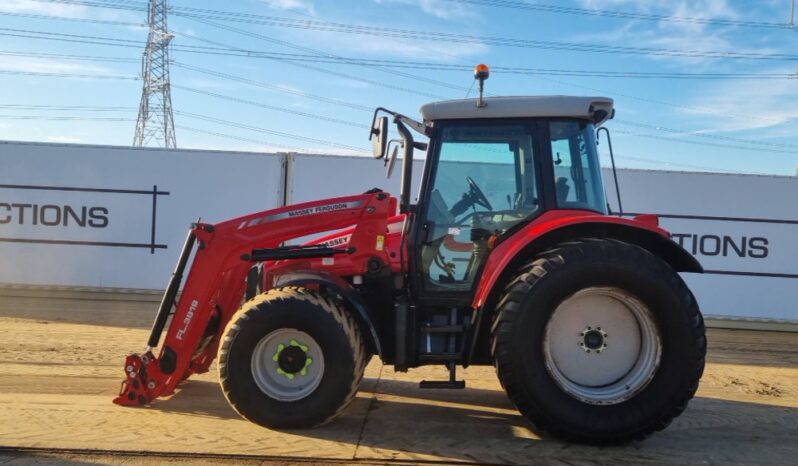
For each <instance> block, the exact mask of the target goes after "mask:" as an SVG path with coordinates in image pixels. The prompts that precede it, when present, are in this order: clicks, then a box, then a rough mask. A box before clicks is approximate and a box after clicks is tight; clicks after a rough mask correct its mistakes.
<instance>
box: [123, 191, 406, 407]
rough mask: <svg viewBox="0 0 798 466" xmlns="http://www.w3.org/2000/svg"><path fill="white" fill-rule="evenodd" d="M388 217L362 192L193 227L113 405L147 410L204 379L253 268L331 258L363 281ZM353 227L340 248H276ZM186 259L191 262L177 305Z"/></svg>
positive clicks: (382, 202) (379, 252)
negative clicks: (195, 377) (185, 383)
mask: <svg viewBox="0 0 798 466" xmlns="http://www.w3.org/2000/svg"><path fill="white" fill-rule="evenodd" d="M395 211H396V199H395V198H393V197H391V196H389V195H388V194H386V193H383V192H369V193H366V194H362V195H356V196H346V197H338V198H331V199H325V200H320V201H313V202H307V203H303V204H296V205H292V206H287V207H281V208H278V209H272V210H266V211H262V212H258V213H254V214H250V215H246V216H243V217H238V218H234V219H231V220H227V221H224V222H221V223H218V224H215V225H212V224H207V223H196V224H193V225H192V226H191V230H190V231H189V234H188V238H187V240H186V243H185V246H184V248H183V252H182V254H181V257H180V260H179V261H178V265H177V267H176V269H175V272H174V273H173V276H172V280H171V281H170V283H169V286H168V287H167V289H166V291H165V293H164V297H163V300H162V302H161V307H160V309H159V312H158V315H157V316H156V319H155V323H154V324H153V328H152V333H151V335H150V339H149V341H148V345H147V348H146V349H145V352H144V353H143V354H141V355H139V354H132V355H130V356H128V357H127V359H126V362H125V375H126V377H125V380H124V382H123V383H122V389H121V391H120V394H119V396H118V397H117V398H115V399H114V402H115V403H117V404H120V405H141V404H147V403H149V402H150V401H152V400H154V399H155V398H158V397H160V396H168V395H171V394H172V393H174V390H175V387H177V385H178V384H179V383H180V382H181V381H182V380H185V379H186V378H188V377H190V376H191V375H192V374H195V373H203V372H207V370H208V367H209V366H210V364H211V362H212V361H213V359H214V357H215V356H216V352H217V349H218V346H219V339H220V335H221V334H222V331H223V330H224V328H225V326H226V325H227V323H228V322H229V320H230V318H231V317H232V315H233V314H234V313H235V312H236V310H237V309H238V308H239V306H240V305H241V302H242V299H243V297H244V293H245V288H246V276H247V273H248V271H249V269H250V268H251V267H252V266H253V265H254V263H256V262H258V261H263V260H276V259H293V258H296V259H302V258H308V257H322V256H332V255H335V257H336V260H338V261H339V267H340V261H341V260H343V261H345V262H346V263H347V264H348V266H349V267H348V268H349V270H350V271H351V272H352V273H353V274H357V273H363V272H365V270H366V264H367V261H368V259H369V258H371V257H374V256H378V257H381V256H384V255H385V254H386V253H385V251H384V248H383V246H382V244H383V242H382V241H378V240H376V239H377V237H378V236H380V235H385V234H386V233H387V229H388V227H387V220H388V218H389V217H390V216H392V215H394V214H395ZM352 225H354V229H353V230H352V236H351V239H350V240H349V244H348V245H347V247H346V248H341V249H334V248H325V247H315V248H314V247H296V248H291V247H288V248H286V247H278V246H280V245H281V243H283V242H285V241H288V240H291V239H294V238H300V237H303V236H306V235H310V234H313V233H319V232H325V231H332V230H337V229H342V228H346V227H350V226H352ZM192 252H193V253H194V257H193V262H191V266H190V269H189V273H188V277H187V279H186V282H185V286H184V287H183V291H182V294H181V296H180V299H179V300H177V301H176V300H175V296H176V294H177V289H178V287H179V286H180V282H181V280H182V276H183V270H184V269H185V267H186V266H187V265H188V264H189V262H190V256H191V254H192ZM339 257H340V260H339V259H337V258H339ZM383 259H385V258H383ZM173 306H174V312H172V309H173ZM170 315H171V317H172V319H171V322H170V323H169V325H168V327H167V328H166V336H165V338H164V340H163V344H162V345H161V347H160V351H159V352H158V356H157V357H156V356H155V353H154V352H155V351H156V347H157V346H158V343H159V340H160V336H161V333H162V331H163V329H164V327H166V321H167V319H168V317H169V316H170Z"/></svg>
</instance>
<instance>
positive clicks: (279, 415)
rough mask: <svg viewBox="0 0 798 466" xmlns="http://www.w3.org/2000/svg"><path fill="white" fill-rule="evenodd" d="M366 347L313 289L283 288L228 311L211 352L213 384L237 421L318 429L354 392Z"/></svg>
mask: <svg viewBox="0 0 798 466" xmlns="http://www.w3.org/2000/svg"><path fill="white" fill-rule="evenodd" d="M366 361H367V357H366V350H365V348H364V345H363V339H362V337H361V335H360V330H359V328H358V325H357V323H356V322H355V321H354V319H353V318H352V316H351V315H350V314H349V313H348V312H347V310H346V309H344V308H343V307H342V306H341V305H339V304H338V303H337V302H336V301H334V300H333V299H330V298H329V297H327V296H325V295H324V294H321V293H319V292H317V291H313V290H309V289H305V288H301V287H288V288H280V289H274V290H269V291H268V292H266V293H263V294H261V295H259V296H256V297H255V298H253V299H252V300H250V301H249V302H247V303H246V304H244V306H242V308H241V309H240V310H239V311H238V312H237V313H236V315H234V316H233V318H232V319H231V320H230V323H229V324H228V326H227V329H226V330H225V333H224V336H223V339H222V345H221V346H220V348H219V379H220V382H221V385H222V391H223V392H224V395H225V397H226V398H227V401H229V402H230V405H231V406H232V407H233V408H234V409H235V410H236V411H237V412H238V413H239V414H240V415H241V416H243V417H244V418H246V419H248V420H250V421H252V422H254V423H256V424H259V425H262V426H264V427H270V428H305V427H314V426H317V425H321V424H324V423H326V422H328V421H330V420H332V419H333V418H335V417H336V416H337V415H338V414H340V413H341V411H343V409H344V408H345V407H346V406H347V405H348V404H349V403H350V402H351V401H352V399H353V398H354V396H355V393H356V392H357V389H358V386H359V384H360V381H361V379H362V378H363V371H364V369H365V366H366Z"/></svg>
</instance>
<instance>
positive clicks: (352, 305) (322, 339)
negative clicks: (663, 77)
mask: <svg viewBox="0 0 798 466" xmlns="http://www.w3.org/2000/svg"><path fill="white" fill-rule="evenodd" d="M475 77H476V78H477V79H478V80H479V83H480V86H479V89H480V95H479V98H478V99H477V100H455V101H445V102H435V103H431V104H427V105H424V106H423V107H422V108H421V114H422V116H423V120H422V121H421V122H419V121H415V120H413V119H411V118H409V117H407V116H404V115H401V114H399V113H396V112H391V111H389V110H386V109H383V108H379V109H377V110H376V111H375V114H374V120H373V122H372V129H371V133H370V135H369V137H370V139H371V140H372V143H373V147H374V155H375V157H377V158H386V163H387V164H389V165H390V166H389V173H390V170H391V168H392V167H393V164H394V162H395V161H396V159H397V152H398V148H399V147H401V148H402V150H403V157H402V168H401V171H402V181H401V192H400V196H399V198H398V199H397V198H395V197H393V196H391V195H389V194H387V193H385V192H382V191H381V190H379V189H373V190H370V191H368V192H366V193H364V194H359V195H352V196H344V197H338V198H332V199H325V200H319V201H313V202H307V203H303V204H297V205H291V206H286V207H281V208H278V209H271V210H266V211H263V212H258V213H254V214H250V215H246V216H243V217H240V218H235V219H231V220H227V221H224V222H221V223H216V224H210V223H201V222H199V223H196V224H193V225H192V226H191V229H190V231H189V234H188V238H187V240H186V243H185V245H184V247H183V250H182V253H181V255H180V259H179V261H178V265H177V267H176V269H175V271H174V273H173V275H172V278H171V280H170V282H169V285H168V287H167V289H166V291H165V293H164V297H163V300H162V302H161V305H160V308H159V311H158V314H157V317H156V319H155V323H154V325H153V328H152V333H151V335H150V338H149V341H148V346H147V348H146V350H145V351H144V353H142V354H134V355H130V356H128V358H127V360H126V363H125V374H126V378H125V381H124V382H123V384H122V390H121V392H120V395H119V396H118V397H117V398H116V399H115V400H114V401H115V402H116V403H118V404H121V405H146V404H148V403H150V402H151V401H152V400H154V399H156V398H158V397H163V396H168V395H171V394H172V393H174V391H175V389H176V388H177V387H178V385H179V384H180V382H181V381H183V380H185V379H186V378H188V377H189V376H191V375H192V374H194V373H202V372H206V371H208V369H209V367H210V364H211V362H212V361H213V360H214V358H218V361H217V362H218V368H219V378H220V382H221V386H222V390H223V392H224V394H225V397H226V398H227V400H228V401H229V402H230V404H231V405H232V406H233V408H234V409H235V410H236V411H237V412H238V413H239V414H241V415H242V416H243V417H245V418H247V419H249V420H251V421H252V422H255V423H257V424H260V425H262V426H265V427H269V428H308V427H313V426H317V425H320V424H323V423H325V422H327V421H330V420H331V419H333V418H334V417H335V416H336V415H337V414H339V413H340V412H341V411H342V410H343V409H344V408H345V407H346V406H347V404H348V403H349V402H350V401H351V400H352V398H353V397H354V395H355V393H356V392H357V389H358V385H359V383H360V380H361V378H362V377H363V372H364V369H365V366H366V364H367V363H368V361H369V360H370V359H371V357H372V356H373V355H376V356H378V357H379V358H380V359H381V360H382V362H383V363H384V364H387V365H392V366H393V367H394V369H395V370H397V371H406V370H408V369H411V368H414V367H418V366H422V365H430V364H435V365H442V366H445V367H446V368H447V369H448V371H449V377H448V379H446V380H440V381H422V382H421V387H422V388H463V387H464V386H465V381H461V380H457V377H456V369H457V367H458V366H462V367H467V366H468V365H472V364H474V365H493V366H495V368H496V371H497V375H498V377H499V380H500V382H501V384H502V386H503V387H504V389H505V390H506V392H507V395H508V396H509V398H510V399H511V400H512V401H513V403H514V404H515V406H516V407H517V408H518V409H519V411H520V412H521V413H522V414H523V415H524V416H525V417H526V418H527V419H529V420H530V421H531V422H532V423H533V424H534V425H535V426H536V427H537V428H538V429H540V430H542V431H544V432H548V433H549V434H551V435H553V436H556V437H559V438H562V439H566V440H570V441H576V442H584V443H593V444H606V443H621V442H626V441H629V440H634V439H642V438H644V437H646V436H648V435H650V434H651V433H653V432H655V431H657V430H661V429H663V428H664V427H665V426H667V425H668V423H669V422H670V421H671V420H672V419H673V418H674V417H676V416H678V415H679V414H680V413H681V412H682V411H683V410H684V409H685V408H686V406H687V402H688V401H689V400H690V399H691V398H692V397H693V395H694V393H695V391H696V389H697V388H698V382H699V379H700V377H701V374H702V372H703V367H704V356H705V352H706V339H705V335H704V325H703V319H702V317H701V313H700V311H699V309H698V305H697V303H696V301H695V298H694V297H693V295H692V294H691V292H690V290H689V289H688V288H687V286H686V285H685V283H684V282H683V280H682V279H681V278H680V276H679V274H678V272H697V273H700V272H702V268H701V265H700V264H699V263H698V262H697V261H696V260H695V259H694V258H693V257H692V256H690V255H689V254H687V253H686V252H685V251H684V250H683V249H681V248H680V247H679V246H678V245H677V244H676V243H675V242H673V241H672V240H671V239H670V234H669V233H668V232H667V231H665V230H663V229H662V228H660V227H659V226H658V219H657V217H656V216H653V215H641V216H637V217H634V218H628V217H627V216H624V215H623V214H622V212H618V213H617V215H616V214H612V213H611V212H610V211H609V207H608V204H607V201H606V196H605V190H604V185H603V181H602V177H601V171H600V167H599V161H598V154H597V150H596V146H597V143H596V134H597V133H596V131H597V128H600V127H601V125H602V124H603V123H605V122H606V121H607V120H609V119H610V118H612V116H613V115H614V109H613V102H612V100H611V99H608V98H602V97H569V96H544V97H487V98H485V97H483V95H482V88H483V82H484V80H485V79H487V77H488V69H487V67H484V65H480V66H479V67H477V70H476V72H475ZM389 117H390V118H391V120H392V122H393V124H394V125H395V127H396V130H397V132H398V134H399V137H400V139H399V141H398V143H397V145H396V146H395V148H394V151H393V152H392V153H391V155H388V152H389V151H388V148H387V146H388V144H387V142H388V129H389V123H390V120H389ZM601 129H602V130H605V128H601ZM414 133H415V134H417V135H420V136H422V137H424V138H426V139H427V140H426V141H416V140H415V139H414ZM607 137H609V134H607ZM415 150H426V152H427V157H426V164H425V168H424V172H423V174H421V175H420V176H421V179H422V183H421V189H420V192H419V195H418V198H417V200H416V201H415V202H411V193H410V189H411V180H412V176H413V173H412V167H413V165H412V161H413V155H414V151H415ZM613 168H614V167H613ZM615 184H616V188H617V179H616V183H615ZM619 204H620V199H619ZM314 234H316V235H318V234H322V235H324V236H321V237H319V238H317V239H316V240H313V241H311V242H309V243H306V244H301V245H288V246H286V244H290V243H291V242H292V240H296V239H297V238H301V237H306V236H308V235H314ZM189 264H190V268H189ZM187 268H188V269H189V272H188V275H187V277H186V278H185V283H184V284H183V287H182V292H181V293H180V297H179V299H177V295H178V290H179V288H180V286H181V284H182V283H183V275H184V272H185V271H186V269H187ZM164 330H165V332H166V335H165V337H164V338H163V341H161V340H162V338H161V336H162V333H163V332H164Z"/></svg>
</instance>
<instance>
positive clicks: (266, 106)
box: [172, 84, 368, 129]
mask: <svg viewBox="0 0 798 466" xmlns="http://www.w3.org/2000/svg"><path fill="white" fill-rule="evenodd" d="M172 87H173V88H174V89H180V90H183V91H187V92H193V93H195V94H200V95H205V96H208V97H215V98H217V99H223V100H227V101H229V102H236V103H239V104H244V105H250V106H253V107H258V108H263V109H266V110H274V111H277V112H283V113H289V114H292V115H297V116H303V117H307V118H314V119H316V120H322V121H328V122H330V123H337V124H340V125H345V126H351V127H354V128H360V129H368V125H364V124H361V123H355V122H353V121H347V120H342V119H340V118H333V117H327V116H324V115H318V114H315V113H308V112H301V111H299V110H294V109H289V108H286V107H280V106H277V105H269V104H266V103H262V102H256V101H253V100H249V99H241V98H239V97H233V96H229V95H224V94H218V93H215V92H209V91H203V90H200V89H194V88H191V87H186V86H181V85H178V84H172Z"/></svg>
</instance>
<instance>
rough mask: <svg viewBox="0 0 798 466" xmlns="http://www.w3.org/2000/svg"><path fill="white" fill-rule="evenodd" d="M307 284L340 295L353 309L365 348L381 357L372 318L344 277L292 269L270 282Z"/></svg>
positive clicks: (274, 283) (277, 284)
mask: <svg viewBox="0 0 798 466" xmlns="http://www.w3.org/2000/svg"><path fill="white" fill-rule="evenodd" d="M309 285H310V286H319V287H322V288H327V289H329V290H332V291H334V292H335V293H336V294H338V295H339V296H341V298H343V300H344V301H345V302H346V305H347V306H348V308H349V309H350V310H351V311H353V314H354V317H355V319H357V321H358V324H359V325H360V329H361V330H362V331H363V332H362V333H363V337H364V338H365V340H366V341H365V343H366V348H368V349H369V350H370V351H371V352H372V353H376V354H378V355H379V356H380V358H382V357H383V351H382V343H381V341H380V337H379V333H378V332H377V328H376V327H375V325H374V323H375V321H374V318H373V316H372V314H371V312H370V311H369V308H368V306H367V305H366V303H365V302H364V301H363V299H362V298H361V297H360V294H359V293H358V292H357V290H355V289H354V288H353V287H352V285H350V284H349V283H347V282H346V281H345V280H344V279H342V278H341V277H338V276H336V275H331V274H328V273H325V272H319V271H292V272H287V273H284V274H280V275H277V276H275V277H274V281H273V282H272V286H273V287H274V288H278V287H283V286H309Z"/></svg>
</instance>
